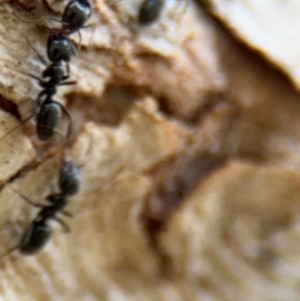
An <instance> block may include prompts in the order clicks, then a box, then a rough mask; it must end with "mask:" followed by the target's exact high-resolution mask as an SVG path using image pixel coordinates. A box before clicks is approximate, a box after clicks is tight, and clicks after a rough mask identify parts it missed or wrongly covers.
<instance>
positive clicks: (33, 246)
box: [20, 220, 52, 255]
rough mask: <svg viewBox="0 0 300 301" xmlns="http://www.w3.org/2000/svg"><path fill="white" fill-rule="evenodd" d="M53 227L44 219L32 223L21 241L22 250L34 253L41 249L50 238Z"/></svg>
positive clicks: (29, 253) (26, 253) (24, 252)
mask: <svg viewBox="0 0 300 301" xmlns="http://www.w3.org/2000/svg"><path fill="white" fill-rule="evenodd" d="M51 235H52V229H51V228H50V226H49V225H47V224H46V223H45V221H44V220H40V221H35V222H33V223H32V224H30V226H29V228H28V230H27V231H26V233H25V235H24V238H23V240H22V242H21V246H20V252H21V253H22V254H25V255H33V254H35V253H37V252H38V251H40V250H41V249H42V248H43V247H44V246H45V245H46V243H47V242H48V241H49V240H50V238H51Z"/></svg>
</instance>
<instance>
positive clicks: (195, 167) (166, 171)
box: [142, 149, 227, 276]
mask: <svg viewBox="0 0 300 301" xmlns="http://www.w3.org/2000/svg"><path fill="white" fill-rule="evenodd" d="M226 161H227V159H226V158H225V157H218V156H216V155H212V154H209V153H199V152H198V151H197V150H193V149H191V150H189V151H187V152H185V153H181V154H178V155H177V156H176V157H173V158H170V159H169V160H167V161H165V162H163V163H161V164H159V165H158V166H157V167H156V168H155V169H153V170H152V171H150V172H149V174H150V176H151V177H152V178H153V186H152V190H151V191H150V193H149V195H148V197H147V199H146V203H145V210H144V212H143V216H142V218H143V222H144V229H145V231H146V236H147V237H148V239H149V244H150V247H151V249H152V250H153V251H154V252H155V254H157V256H158V258H159V260H160V267H161V273H162V276H167V275H170V272H171V270H172V263H171V261H170V258H169V257H168V256H167V255H166V254H165V253H164V251H163V250H162V249H161V246H160V243H159V235H160V233H161V232H162V231H163V229H164V227H165V225H166V223H167V222H168V220H169V219H170V216H171V215H172V214H173V213H174V212H175V211H176V210H177V209H178V208H179V207H180V205H181V204H182V203H183V202H184V200H185V199H186V198H187V197H188V196H189V194H190V193H191V192H192V191H193V190H194V189H195V188H196V187H197V186H198V185H199V183H201V182H202V181H204V180H205V179H206V178H207V177H208V176H209V175H210V174H211V173H212V172H214V171H215V170H217V169H219V168H222V166H223V165H224V164H225V163H226Z"/></svg>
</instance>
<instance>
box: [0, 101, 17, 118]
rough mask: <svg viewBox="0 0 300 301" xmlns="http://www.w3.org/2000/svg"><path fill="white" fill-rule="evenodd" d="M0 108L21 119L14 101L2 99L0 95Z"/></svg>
mask: <svg viewBox="0 0 300 301" xmlns="http://www.w3.org/2000/svg"><path fill="white" fill-rule="evenodd" d="M0 110H2V111H4V112H6V113H8V114H11V115H13V116H14V117H15V118H17V119H18V120H21V115H20V113H19V110H18V106H17V105H16V104H15V103H14V102H12V101H9V100H7V99H4V98H3V97H1V96H0Z"/></svg>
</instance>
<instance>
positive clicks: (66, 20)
mask: <svg viewBox="0 0 300 301" xmlns="http://www.w3.org/2000/svg"><path fill="white" fill-rule="evenodd" d="M91 15H92V7H91V5H90V3H89V2H88V1H86V0H72V1H70V2H69V4H68V5H67V6H66V8H65V10H64V14H63V16H62V22H63V26H62V29H61V32H63V33H64V34H72V33H74V32H76V31H79V30H80V29H81V28H83V27H84V24H85V23H86V22H87V20H88V19H89V18H90V17H91Z"/></svg>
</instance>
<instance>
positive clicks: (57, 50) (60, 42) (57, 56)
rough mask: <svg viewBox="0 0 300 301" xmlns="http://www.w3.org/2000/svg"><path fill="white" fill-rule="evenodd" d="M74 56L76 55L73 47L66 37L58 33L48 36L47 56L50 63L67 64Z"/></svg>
mask: <svg viewBox="0 0 300 301" xmlns="http://www.w3.org/2000/svg"><path fill="white" fill-rule="evenodd" d="M74 55H76V51H75V47H74V45H73V43H72V42H71V41H70V40H69V39H68V38H67V37H66V35H64V34H62V33H60V32H57V33H52V34H50V36H49V37H48V41H47V56H48V58H49V60H50V61H51V62H53V63H55V62H59V61H64V62H67V63H68V62H70V60H71V58H72V56H74Z"/></svg>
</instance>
